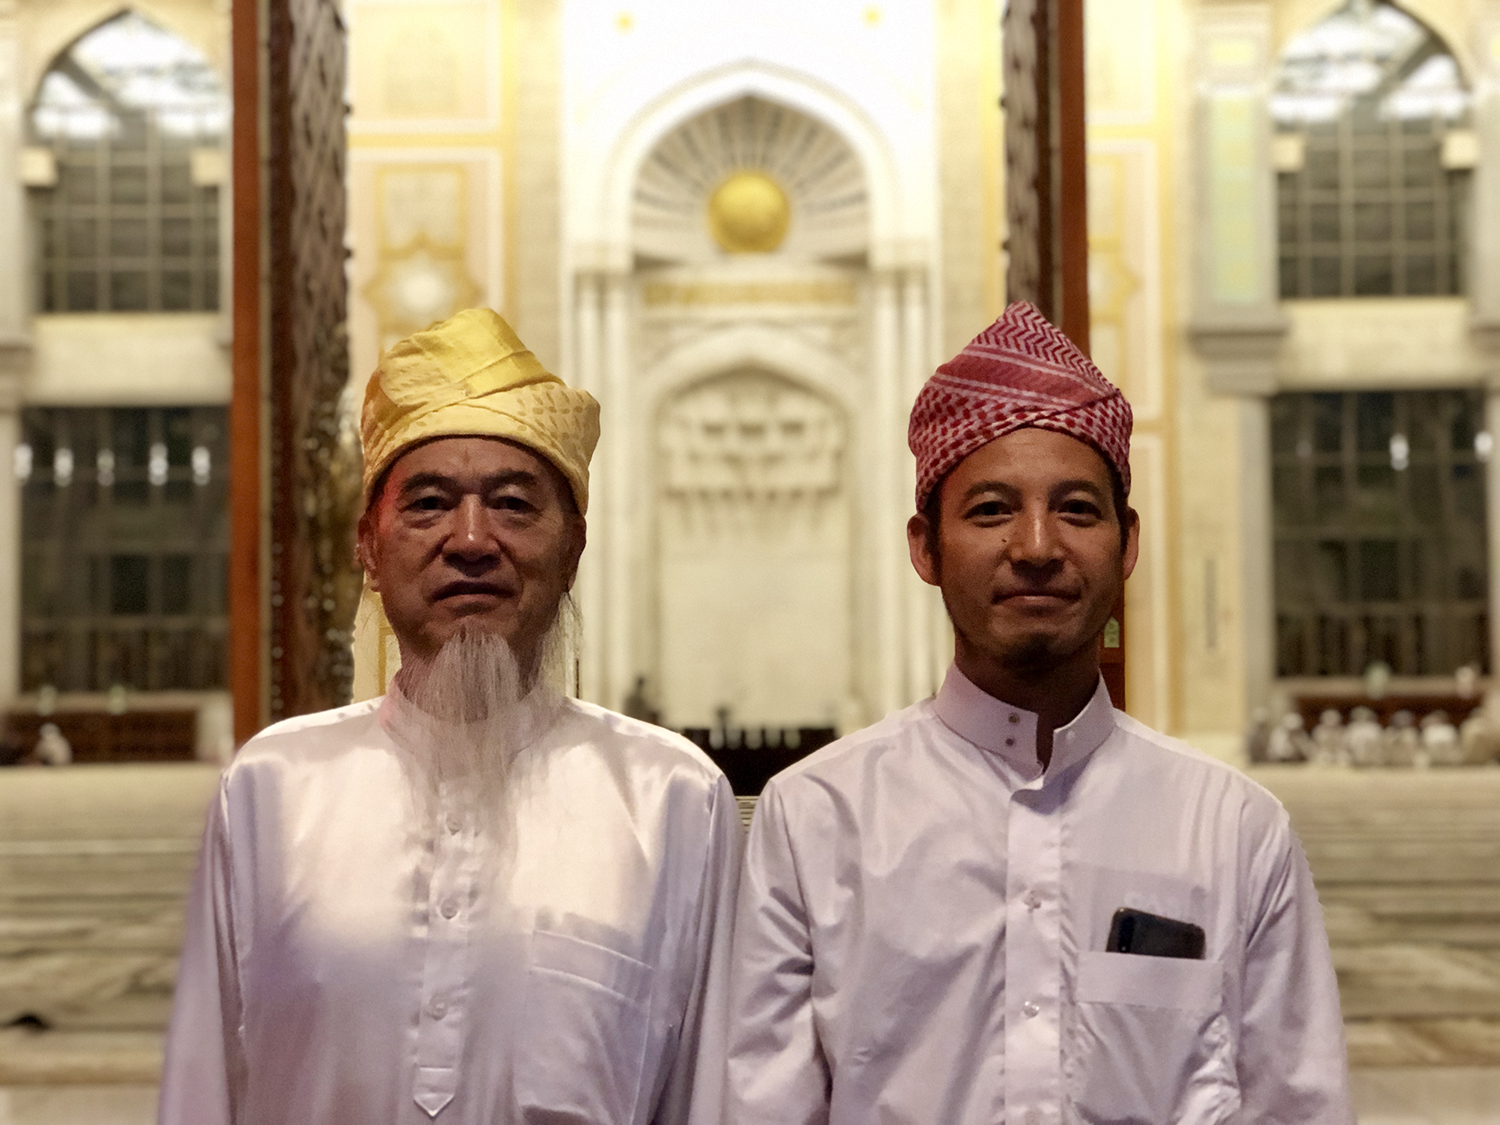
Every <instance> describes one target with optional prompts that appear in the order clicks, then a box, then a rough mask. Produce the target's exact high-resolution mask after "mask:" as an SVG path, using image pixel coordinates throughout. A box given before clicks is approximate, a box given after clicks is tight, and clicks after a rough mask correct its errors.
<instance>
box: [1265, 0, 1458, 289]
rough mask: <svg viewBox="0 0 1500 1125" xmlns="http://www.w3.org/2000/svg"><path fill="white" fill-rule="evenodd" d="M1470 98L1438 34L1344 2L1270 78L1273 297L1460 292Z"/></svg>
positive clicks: (1293, 44)
mask: <svg viewBox="0 0 1500 1125" xmlns="http://www.w3.org/2000/svg"><path fill="white" fill-rule="evenodd" d="M1472 102H1473V97H1472V94H1471V92H1470V89H1469V84H1468V82H1466V81H1465V78H1464V75H1463V73H1462V69H1461V67H1460V65H1459V62H1458V59H1457V57H1456V56H1455V55H1454V54H1453V51H1452V49H1451V47H1450V45H1449V44H1448V43H1446V42H1445V41H1444V40H1443V38H1442V36H1441V35H1439V34H1438V33H1437V32H1436V31H1434V30H1433V29H1432V28H1431V27H1429V26H1428V25H1427V24H1426V23H1424V22H1423V21H1421V20H1420V19H1418V18H1417V17H1416V16H1414V15H1413V14H1412V13H1411V12H1409V11H1407V10H1406V9H1405V8H1404V7H1403V6H1401V5H1397V4H1394V3H1388V2H1385V0H1347V2H1346V3H1344V4H1342V5H1340V6H1339V7H1337V8H1336V9H1335V10H1333V11H1332V12H1330V13H1328V14H1327V15H1325V16H1324V17H1323V18H1322V19H1320V20H1319V21H1318V22H1316V23H1314V24H1313V25H1312V26H1310V27H1307V28H1305V29H1303V30H1302V31H1300V32H1299V33H1298V34H1297V35H1295V36H1293V37H1292V38H1291V39H1290V40H1288V41H1287V42H1286V43H1285V44H1284V46H1283V47H1282V48H1281V51H1280V53H1279V55H1278V56H1277V59H1276V62H1275V67H1274V70H1273V72H1272V88H1271V96H1270V103H1269V108H1270V116H1271V120H1272V124H1273V127H1274V129H1275V141H1274V145H1275V148H1274V153H1275V166H1276V172H1277V194H1278V219H1279V231H1278V242H1279V249H1280V270H1279V272H1280V295H1281V296H1282V297H1283V298H1297V297H1321V298H1326V297H1388V296H1396V297H1404V296H1455V295H1460V294H1462V293H1463V292H1464V291H1465V288H1466V285H1465V281H1466V278H1467V273H1468V270H1467V263H1466V261H1465V258H1466V250H1467V248H1468V241H1469V239H1468V233H1467V232H1468V229H1469V226H1470V223H1469V221H1468V220H1469V202H1468V194H1469V172H1470V170H1471V169H1472V167H1473V165H1474V163H1475V159H1476V156H1477V141H1476V138H1475V135H1474V133H1473V131H1472V128H1471V120H1472V119H1471V112H1470V111H1471V106H1472Z"/></svg>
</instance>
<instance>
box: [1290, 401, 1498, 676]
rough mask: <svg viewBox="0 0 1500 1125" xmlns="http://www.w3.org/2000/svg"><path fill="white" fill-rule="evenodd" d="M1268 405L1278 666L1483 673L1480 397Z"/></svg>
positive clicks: (1340, 672) (1486, 447) (1306, 670)
mask: <svg viewBox="0 0 1500 1125" xmlns="http://www.w3.org/2000/svg"><path fill="white" fill-rule="evenodd" d="M1271 412H1272V413H1271V444H1272V456H1271V462H1272V497H1273V511H1274V523H1275V586H1276V594H1275V597H1276V650H1277V654H1276V664H1277V674H1278V675H1281V676H1352V675H1361V674H1362V673H1363V672H1364V671H1365V669H1366V668H1367V667H1368V666H1369V665H1370V664H1371V663H1373V662H1375V661H1383V662H1385V663H1386V664H1388V665H1389V666H1390V668H1391V670H1392V671H1393V672H1395V673H1396V674H1398V675H1452V674H1453V673H1454V672H1455V671H1456V670H1457V669H1459V668H1460V667H1463V666H1464V665H1475V666H1477V667H1478V668H1480V669H1481V671H1485V670H1487V669H1488V665H1489V639H1488V638H1489V579H1488V570H1487V565H1488V564H1487V561H1486V558H1487V556H1486V541H1485V466H1484V464H1483V462H1484V461H1486V460H1487V459H1488V458H1489V456H1490V453H1491V451H1492V449H1493V439H1492V438H1491V435H1490V434H1489V433H1488V432H1486V431H1485V430H1484V429H1483V419H1484V396H1483V394H1482V393H1481V392H1479V391H1467V390H1451V391H1423V392H1402V393H1358V394H1285V395H1278V396H1277V397H1276V398H1275V399H1273V400H1272V405H1271Z"/></svg>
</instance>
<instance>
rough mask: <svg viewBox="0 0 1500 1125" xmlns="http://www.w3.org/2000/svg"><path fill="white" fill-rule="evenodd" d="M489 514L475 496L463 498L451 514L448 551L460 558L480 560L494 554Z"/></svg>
mask: <svg viewBox="0 0 1500 1125" xmlns="http://www.w3.org/2000/svg"><path fill="white" fill-rule="evenodd" d="M488 517H489V513H488V512H487V511H486V510H485V507H484V505H483V504H481V503H480V502H479V497H477V496H465V497H464V498H463V499H462V500H460V501H459V504H458V507H457V508H456V509H454V512H453V521H454V523H453V534H451V535H450V536H449V537H448V550H449V551H450V552H451V553H453V554H455V555H459V556H461V557H462V558H466V559H473V558H482V557H484V556H486V555H491V554H494V553H495V550H496V545H495V537H494V535H493V534H491V529H490V525H489V518H488Z"/></svg>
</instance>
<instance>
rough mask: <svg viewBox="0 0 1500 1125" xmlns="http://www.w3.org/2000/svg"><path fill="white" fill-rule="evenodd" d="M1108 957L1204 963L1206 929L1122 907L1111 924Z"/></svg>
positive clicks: (1190, 923)
mask: <svg viewBox="0 0 1500 1125" xmlns="http://www.w3.org/2000/svg"><path fill="white" fill-rule="evenodd" d="M1104 948H1105V950H1106V951H1107V952H1109V953H1139V954H1142V955H1144V956H1146V957H1185V958H1187V959H1188V960H1189V961H1201V960H1203V927H1202V926H1195V925H1194V924H1193V923H1192V922H1179V921H1178V920H1177V919H1176V918H1163V917H1162V916H1161V915H1160V914H1147V913H1146V912H1145V911H1144V910H1132V909H1131V908H1130V907H1128V906H1122V907H1121V908H1120V909H1119V910H1116V911H1115V917H1114V921H1112V922H1111V923H1110V924H1109V942H1108V943H1107V944H1106V945H1105V946H1104Z"/></svg>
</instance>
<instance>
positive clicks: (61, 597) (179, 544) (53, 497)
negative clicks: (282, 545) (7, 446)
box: [15, 407, 229, 691]
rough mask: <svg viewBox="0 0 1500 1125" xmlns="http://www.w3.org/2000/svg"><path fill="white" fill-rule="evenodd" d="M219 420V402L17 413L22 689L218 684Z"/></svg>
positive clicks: (221, 666)
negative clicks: (19, 426) (19, 425)
mask: <svg viewBox="0 0 1500 1125" xmlns="http://www.w3.org/2000/svg"><path fill="white" fill-rule="evenodd" d="M226 421H227V419H226V412H225V410H224V409H223V408H222V407H192V408H172V409H120V408H103V409H76V408H70V409H28V410H25V411H23V412H22V432H23V441H22V444H21V445H20V446H19V447H18V448H17V452H16V461H15V472H16V475H17V477H18V478H20V481H21V488H22V509H21V512H22V515H21V519H22V545H23V546H22V564H21V586H22V620H21V629H22V653H21V663H22V683H23V687H24V689H25V690H27V691H34V690H36V689H38V688H41V687H44V686H48V685H50V686H51V687H53V688H56V689H57V690H59V691H107V690H109V689H110V688H112V687H115V686H116V685H119V686H123V687H126V688H130V689H135V690H142V691H160V690H168V689H209V688H222V687H223V686H225V684H226V682H227V679H226V659H227V657H226V654H227V649H226V645H225V638H226V629H227V600H228V599H227V591H226V582H227V576H228V569H227V568H228V549H229V525H228V516H227V511H228V504H227V478H226V473H225V470H226V467H227V456H228V440H227V429H226Z"/></svg>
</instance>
